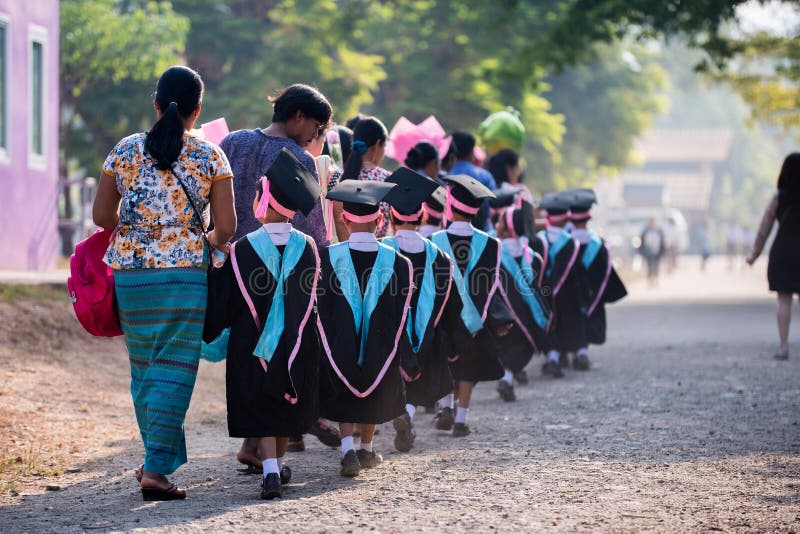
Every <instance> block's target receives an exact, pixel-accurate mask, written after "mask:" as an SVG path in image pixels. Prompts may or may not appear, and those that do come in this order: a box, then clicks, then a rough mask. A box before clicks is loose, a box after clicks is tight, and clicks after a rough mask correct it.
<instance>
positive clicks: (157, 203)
mask: <svg viewBox="0 0 800 534" xmlns="http://www.w3.org/2000/svg"><path fill="white" fill-rule="evenodd" d="M202 97H203V81H202V80H201V79H200V75H198V74H197V73H196V72H195V71H193V70H192V69H190V68H188V67H182V66H176V67H170V68H169V69H167V70H166V71H165V72H164V73H163V74H162V75H161V77H160V78H159V80H158V85H157V88H156V96H155V100H154V102H153V106H154V108H155V112H156V117H157V121H156V123H155V124H154V125H153V127H152V129H151V130H150V131H149V132H147V133H137V134H133V135H131V136H128V137H126V138H124V139H123V140H121V141H120V142H119V143H117V145H116V146H115V147H114V148H113V149H112V150H111V152H110V153H109V155H108V157H107V158H106V161H105V163H104V164H103V174H102V176H101V177H100V183H99V186H98V189H97V198H95V202H94V208H93V216H94V221H95V223H96V224H97V225H98V226H101V227H103V228H106V229H109V230H111V229H115V228H116V229H117V230H118V231H117V232H116V234H115V237H114V239H113V241H112V242H111V244H110V246H109V248H108V251H107V252H106V256H105V261H106V263H107V264H108V265H109V266H111V268H112V269H113V270H114V284H115V290H116V296H117V302H118V304H119V312H120V322H121V325H122V330H123V331H124V333H125V342H126V344H127V347H128V353H129V355H130V365H131V395H132V396H133V404H134V408H135V410H136V420H137V422H138V423H139V430H140V432H141V435H142V441H143V443H144V449H145V461H144V465H143V466H142V468H140V469H139V470H137V478H138V479H139V482H140V484H141V489H142V496H143V498H144V499H145V500H174V499H184V498H185V497H186V492H185V491H184V490H182V489H178V488H177V487H176V486H175V484H172V483H171V482H170V481H169V480H168V479H167V475H169V474H171V473H173V472H174V471H175V470H176V469H177V468H178V467H180V466H181V465H182V464H184V463H186V441H185V437H184V433H183V422H184V417H185V415H186V410H187V409H188V407H189V400H190V399H191V396H192V390H193V388H194V383H195V377H196V375H197V367H198V360H199V358H200V339H201V336H202V331H203V322H204V319H205V312H206V296H207V284H206V271H207V265H208V261H209V254H210V252H211V251H210V250H208V248H207V246H206V241H207V242H208V244H210V246H211V247H214V248H215V249H218V250H221V251H223V252H226V251H227V249H228V244H227V242H228V240H229V239H230V238H231V236H233V233H234V231H235V229H236V213H235V211H234V206H233V187H232V180H231V179H232V178H233V175H232V174H231V170H230V165H229V164H228V160H227V158H226V157H225V154H224V153H223V152H222V150H221V149H220V148H219V147H217V146H216V145H214V144H212V143H210V142H208V141H205V140H203V139H200V138H198V137H194V136H192V135H191V134H190V133H189V130H191V129H192V128H193V126H194V123H195V121H196V120H197V117H198V115H199V114H200V108H201V103H202ZM209 206H210V208H211V209H210V211H211V215H212V216H213V219H214V229H213V230H211V231H210V232H208V234H207V236H205V237H204V235H203V227H204V225H205V224H206V221H205V220H203V221H201V220H199V218H198V215H197V214H198V213H199V214H203V215H202V218H203V219H206V218H207V215H206V208H208V207H209Z"/></svg>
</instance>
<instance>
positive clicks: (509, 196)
mask: <svg viewBox="0 0 800 534" xmlns="http://www.w3.org/2000/svg"><path fill="white" fill-rule="evenodd" d="M516 198H517V195H516V194H514V193H502V194H500V195H497V196H496V197H495V198H490V199H489V207H490V208H492V209H493V210H501V209H503V208H507V207H509V206H512V205H513V204H514V200H516Z"/></svg>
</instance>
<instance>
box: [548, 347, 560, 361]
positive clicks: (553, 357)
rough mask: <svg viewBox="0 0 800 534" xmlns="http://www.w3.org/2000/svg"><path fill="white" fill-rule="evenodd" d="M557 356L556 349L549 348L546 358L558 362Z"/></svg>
mask: <svg viewBox="0 0 800 534" xmlns="http://www.w3.org/2000/svg"><path fill="white" fill-rule="evenodd" d="M558 356H559V354H558V351H557V350H551V351H550V352H548V353H547V359H548V360H550V361H551V362H556V363H558Z"/></svg>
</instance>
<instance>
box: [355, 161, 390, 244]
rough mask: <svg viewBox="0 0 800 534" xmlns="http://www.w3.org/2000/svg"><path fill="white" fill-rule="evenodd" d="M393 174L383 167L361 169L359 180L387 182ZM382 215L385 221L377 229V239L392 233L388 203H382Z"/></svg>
mask: <svg viewBox="0 0 800 534" xmlns="http://www.w3.org/2000/svg"><path fill="white" fill-rule="evenodd" d="M391 174H392V173H390V172H389V171H387V170H386V169H384V168H382V167H369V168H365V169H361V173H360V174H359V175H358V179H359V180H370V181H372V182H385V181H386V179H387V178H388V177H389V176H390V175H391ZM381 213H382V214H383V219H382V220H381V224H380V226H378V228H376V229H375V237H377V238H378V239H380V238H382V237H386V236H387V235H389V234H390V233H391V230H392V227H391V225H390V224H389V216H390V213H389V204H387V203H386V202H381Z"/></svg>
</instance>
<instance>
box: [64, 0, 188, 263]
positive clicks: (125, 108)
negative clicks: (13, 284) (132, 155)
mask: <svg viewBox="0 0 800 534" xmlns="http://www.w3.org/2000/svg"><path fill="white" fill-rule="evenodd" d="M188 30H189V24H188V21H187V20H186V19H185V18H184V17H181V16H179V15H177V14H175V13H174V12H173V11H172V8H171V6H170V4H169V3H168V2H141V3H140V2H122V1H120V0H63V1H62V2H61V69H60V104H61V122H60V126H59V128H60V132H59V135H60V162H59V168H60V173H59V174H60V176H62V177H68V176H70V174H71V171H72V170H78V171H79V172H89V173H90V174H93V173H95V172H98V170H99V166H100V163H102V161H103V158H104V157H105V155H106V154H107V153H108V151H109V150H110V149H111V147H112V146H113V144H114V143H115V142H116V141H117V140H118V139H119V138H121V137H123V136H124V135H127V134H129V133H131V132H132V131H136V130H141V129H143V128H145V127H146V125H147V124H150V123H151V122H152V117H153V115H152V113H148V110H149V109H151V107H152V104H151V102H152V94H153V88H154V86H153V80H154V79H155V77H156V76H158V74H160V73H161V71H163V70H164V69H165V68H167V67H168V66H169V65H172V64H175V63H178V62H180V55H181V53H182V52H183V46H184V41H185V38H186V33H187V32H188ZM78 193H79V191H76V190H73V188H72V187H71V186H69V185H66V186H64V188H63V191H62V195H61V202H60V209H61V214H60V216H61V217H63V218H65V219H72V217H73V204H74V202H75V200H76V199H74V198H73V196H77V194H78ZM61 237H62V239H61V242H62V253H63V254H64V255H69V254H71V253H72V239H73V234H72V229H71V228H70V227H68V226H64V227H62V228H61Z"/></svg>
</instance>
